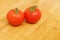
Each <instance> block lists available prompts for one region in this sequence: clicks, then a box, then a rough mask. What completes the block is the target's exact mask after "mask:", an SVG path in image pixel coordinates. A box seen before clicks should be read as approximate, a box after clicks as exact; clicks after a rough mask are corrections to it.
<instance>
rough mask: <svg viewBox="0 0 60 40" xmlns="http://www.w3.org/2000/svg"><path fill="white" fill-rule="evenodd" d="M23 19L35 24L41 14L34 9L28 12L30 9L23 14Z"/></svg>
mask: <svg viewBox="0 0 60 40" xmlns="http://www.w3.org/2000/svg"><path fill="white" fill-rule="evenodd" d="M24 16H25V19H26V21H27V22H28V23H36V22H37V21H38V20H39V19H40V18H41V12H40V10H39V9H38V8H36V9H35V10H34V11H33V12H30V7H29V8H27V9H26V10H25V12H24Z"/></svg>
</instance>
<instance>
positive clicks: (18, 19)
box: [7, 9, 24, 26]
mask: <svg viewBox="0 0 60 40" xmlns="http://www.w3.org/2000/svg"><path fill="white" fill-rule="evenodd" d="M7 19H8V22H9V23H10V24H11V25H13V26H17V25H20V24H22V22H23V20H24V14H23V12H22V11H20V10H19V11H18V13H17V14H16V12H15V10H14V9H12V10H10V11H9V12H8V14H7Z"/></svg>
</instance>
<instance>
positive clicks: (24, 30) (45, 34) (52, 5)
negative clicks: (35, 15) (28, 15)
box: [0, 0, 60, 40]
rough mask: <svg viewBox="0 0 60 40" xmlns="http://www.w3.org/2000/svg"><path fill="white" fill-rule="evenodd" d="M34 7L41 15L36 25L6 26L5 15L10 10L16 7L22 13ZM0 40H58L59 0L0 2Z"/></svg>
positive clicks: (7, 0) (0, 0)
mask: <svg viewBox="0 0 60 40" xmlns="http://www.w3.org/2000/svg"><path fill="white" fill-rule="evenodd" d="M34 5H37V7H38V8H39V9H40V10H41V13H42V17H41V19H40V20H39V21H38V22H37V23H36V24H29V23H26V22H25V21H24V22H23V23H22V25H20V26H18V27H13V26H11V25H10V24H8V21H7V18H6V15H7V13H8V11H9V10H10V9H14V8H16V7H17V8H19V9H20V10H22V11H23V12H24V10H25V9H26V8H28V7H30V6H34ZM0 40H60V0H0Z"/></svg>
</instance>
